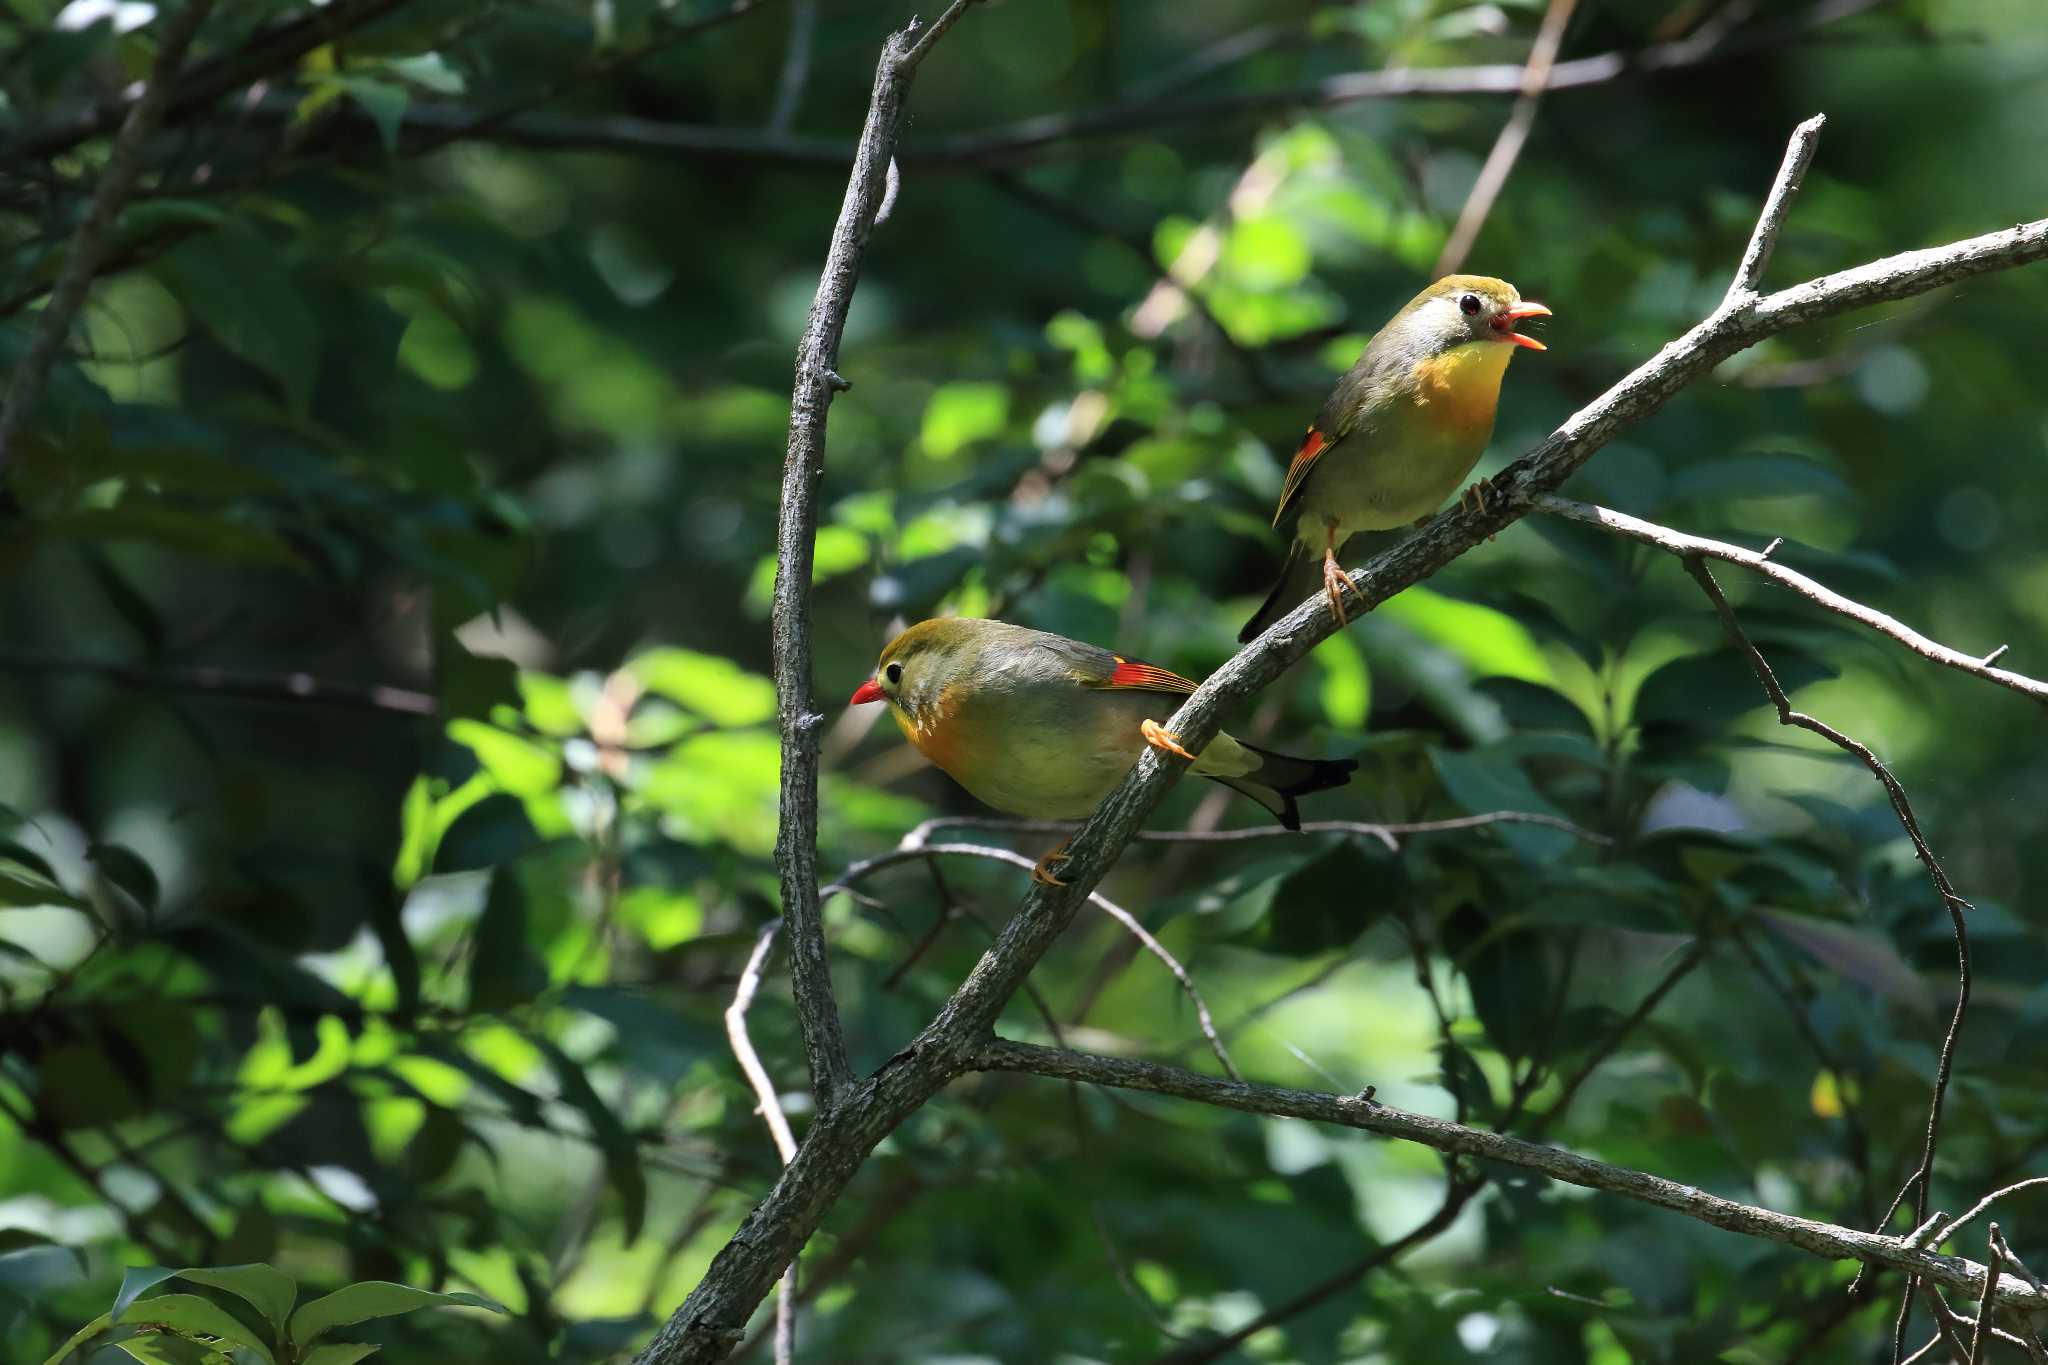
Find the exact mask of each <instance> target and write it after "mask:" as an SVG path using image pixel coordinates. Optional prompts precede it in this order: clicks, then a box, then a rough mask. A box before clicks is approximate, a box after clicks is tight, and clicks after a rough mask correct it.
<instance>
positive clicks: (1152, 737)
mask: <svg viewBox="0 0 2048 1365" xmlns="http://www.w3.org/2000/svg"><path fill="white" fill-rule="evenodd" d="M1138 733H1139V734H1141V735H1143V736H1144V737H1145V742H1146V743H1147V744H1149V745H1151V746H1152V747H1153V748H1155V749H1164V750H1166V752H1168V753H1170V754H1179V755H1180V756H1181V757H1182V758H1184V759H1186V760H1187V761H1188V762H1190V763H1192V762H1194V761H1195V756H1194V755H1193V754H1191V753H1189V752H1188V751H1187V750H1186V749H1183V748H1181V747H1180V740H1179V739H1177V738H1176V737H1175V736H1174V735H1173V733H1172V732H1171V731H1169V730H1168V729H1167V728H1166V727H1165V726H1163V725H1161V724H1160V723H1159V722H1158V721H1156V720H1147V721H1141V722H1139V724H1138Z"/></svg>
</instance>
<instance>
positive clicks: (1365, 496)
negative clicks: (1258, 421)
mask: <svg viewBox="0 0 2048 1365" xmlns="http://www.w3.org/2000/svg"><path fill="white" fill-rule="evenodd" d="M1549 316H1550V310H1549V309H1548V308H1545V307H1544V306H1543V305H1542V304H1540V303H1530V302H1525V301H1524V300H1523V298H1522V296H1521V294H1519V293H1518V292H1516V290H1515V287H1514V286H1513V285H1511V284H1509V283H1508V282H1507V281H1506V280H1496V279H1492V278H1489V277H1487V276H1484V275H1446V276H1445V277H1444V278H1442V279H1440V280H1438V281H1437V282H1436V283H1435V284H1432V285H1431V286H1429V288H1427V289H1425V290H1423V291H1422V292H1421V293H1420V294H1417V295H1416V296H1415V297H1414V298H1412V299H1410V300H1409V301H1408V306H1407V307H1405V308H1403V309H1402V310H1401V311H1400V312H1398V313H1396V314H1394V316H1393V317H1392V318H1391V319H1389V320H1388V322H1387V325H1386V326H1384V327H1382V328H1381V329H1380V330H1379V333H1378V334H1377V335H1376V336H1374V337H1373V339H1372V341H1371V342H1369V343H1368V344H1367V345H1366V348H1365V350H1364V351H1363V352H1362V353H1361V354H1360V355H1359V357H1358V363H1357V364H1355V365H1353V366H1352V367H1351V369H1350V370H1349V371H1348V372H1346V374H1345V375H1344V377H1343V378H1342V379H1340V380H1338V381H1337V387H1336V388H1334V389H1332V390H1331V391H1330V396H1329V398H1328V399H1327V400H1326V401H1325V402H1324V403H1323V410H1322V411H1321V412H1319V413H1317V414H1316V420H1315V422H1314V423H1313V424H1311V425H1310V427H1309V429H1308V433H1307V434H1306V435H1305V436H1303V437H1302V438H1301V445H1300V447H1299V448H1297V449H1296V450H1295V452H1294V461H1293V463H1292V464H1290V465H1289V466H1288V467H1287V481H1286V483H1284V484H1283V485H1281V488H1280V506H1279V507H1278V508H1277V509H1276V510H1275V511H1274V513H1273V524H1274V525H1275V526H1278V525H1279V524H1280V522H1281V519H1282V518H1284V517H1285V516H1286V515H1287V514H1288V513H1289V512H1297V513H1299V516H1300V520H1299V522H1298V523H1297V525H1296V527H1295V532H1294V536H1295V538H1294V543H1293V544H1292V545H1291V546H1290V547H1289V548H1288V551H1287V563H1286V566H1285V567H1284V568H1282V569H1281V571H1280V581H1279V582H1278V583H1275V584H1274V585H1273V591H1272V592H1271V593H1269V594H1268V595H1267V597H1266V601H1265V605H1263V606H1261V607H1260V608H1259V609H1258V611H1257V612H1255V613H1253V615H1252V619H1251V620H1250V621H1248V622H1246V623H1245V628H1244V629H1243V630H1242V631H1240V632H1238V636H1237V638H1238V640H1239V641H1240V642H1242V641H1248V640H1250V639H1252V638H1253V637H1254V636H1256V635H1258V634H1259V632H1261V631H1263V630H1264V629H1265V628H1266V627H1267V626H1269V625H1271V624H1272V623H1273V622H1274V621H1276V620H1278V619H1279V618H1280V617H1282V616H1284V615H1286V614H1287V613H1288V612H1289V611H1291V610H1293V608H1294V607H1295V606H1296V604H1298V603H1299V602H1300V601H1301V599H1302V598H1304V597H1306V596H1308V594H1309V592H1310V591H1311V590H1312V589H1313V588H1314V586H1315V584H1316V582H1317V580H1318V575H1319V574H1320V581H1321V582H1322V585H1323V591H1324V592H1326V593H1328V594H1329V597H1330V609H1331V610H1332V611H1333V612H1335V613H1336V616H1337V620H1338V622H1339V624H1342V623H1343V622H1344V620H1345V615H1344V591H1345V589H1347V588H1352V587H1353V585H1352V583H1351V580H1350V578H1349V577H1347V576H1346V575H1345V573H1344V570H1343V569H1342V568H1340V567H1339V566H1338V564H1337V550H1338V548H1339V547H1340V546H1342V545H1343V544H1344V542H1345V541H1346V540H1349V539H1350V538H1351V536H1352V535H1353V534H1354V533H1355V532H1358V531H1385V530H1390V529H1392V528H1393V527H1396V526H1404V525H1407V524H1408V523H1410V522H1415V521H1419V520H1421V519H1424V518H1427V517H1429V516H1430V515H1431V514H1432V513H1434V512H1435V511H1436V509H1437V508H1438V507H1440V506H1442V505H1443V501H1444V499H1445V498H1447V497H1449V496H1450V495H1451V492H1452V490H1453V489H1455V488H1457V486H1458V485H1459V483H1461V482H1462V481H1463V480H1464V478H1465V476H1466V475H1467V474H1469V473H1471V472H1472V466H1473V465H1475V464H1477V463H1479V457H1480V455H1482V454H1484V453H1485V451H1486V443H1487V442H1488V441H1489V440H1491V439H1492V437H1493V413H1494V408H1495V406H1496V404H1498V403H1499V401H1500V380H1501V376H1502V375H1503V374H1504V373H1506V371H1507V367H1508V357H1509V356H1511V355H1513V354H1514V353H1515V351H1516V350H1517V349H1518V348H1521V347H1527V348H1528V349H1529V350H1532V351H1540V350H1543V349H1544V346H1543V343H1542V342H1540V341H1538V340H1536V339H1535V338H1534V337H1528V336H1523V335H1522V334H1521V333H1520V332H1517V331H1516V330H1515V324H1516V323H1518V322H1520V321H1522V320H1523V319H1525V318H1543V317H1549ZM1466 495H1467V498H1468V499H1476V500H1477V501H1478V502H1479V503H1480V505H1481V506H1484V504H1485V487H1484V485H1479V484H1475V485H1474V486H1473V487H1472V488H1470V489H1467V490H1466ZM1318 557H1320V559H1321V561H1322V562H1321V565H1320V567H1319V566H1318V565H1317V562H1316V561H1317V559H1318ZM1353 590H1354V591H1355V590H1356V589H1355V588H1353Z"/></svg>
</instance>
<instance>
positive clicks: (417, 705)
mask: <svg viewBox="0 0 2048 1365" xmlns="http://www.w3.org/2000/svg"><path fill="white" fill-rule="evenodd" d="M0 673H29V674H50V675H55V676H59V677H64V676H77V675H83V676H88V677H97V678H105V679H107V680H108V681H109V682H115V683H119V684H121V685H122V686H123V687H134V688H139V689H142V690H145V691H161V692H205V693H211V694H213V695H215V696H221V697H245V698H248V699H250V700H252V701H283V702H308V703H311V704H313V705H315V706H348V707H365V708H367V709H369V710H372V711H391V712H396V713H397V714H399V715H403V716H431V715H434V714H436V713H438V712H439V711H440V709H441V703H440V701H439V699H437V698H436V697H435V696H434V695H433V694H432V693H430V692H418V691H415V690H413V689H412V688H409V687H390V686H387V685H385V684H382V683H351V682H339V681H336V680H335V679H332V678H321V677H316V676H314V675H313V674H311V673H267V672H264V671H262V670H260V669H250V668H217V667H215V666H213V665H211V664H187V665H182V666H165V667H161V668H147V667H144V666H142V665H140V664H124V663H119V662H117V661H115V660H113V659H74V658H65V657H62V656H59V655H49V654H37V653H31V652H28V651H23V650H11V649H8V650H0Z"/></svg>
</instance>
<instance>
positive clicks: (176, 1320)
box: [119, 1294, 275, 1362]
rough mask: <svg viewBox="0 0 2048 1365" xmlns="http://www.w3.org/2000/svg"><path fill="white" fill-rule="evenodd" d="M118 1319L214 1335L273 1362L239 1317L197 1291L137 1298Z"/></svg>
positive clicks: (124, 1322)
mask: <svg viewBox="0 0 2048 1365" xmlns="http://www.w3.org/2000/svg"><path fill="white" fill-rule="evenodd" d="M119 1321H120V1323H121V1325H122V1326H125V1327H148V1326H152V1325H161V1327H162V1328H163V1329H164V1330H166V1331H170V1332H175V1333H176V1334H178V1335H179V1336H182V1337H185V1338H187V1339H188V1340H189V1339H191V1338H194V1337H216V1338H218V1339H220V1340H222V1341H231V1342H233V1343H234V1344H235V1345H237V1346H241V1347H244V1348H246V1349H247V1350H250V1351H254V1352H255V1353H256V1354H257V1356H259V1357H260V1358H262V1359H263V1360H265V1361H270V1362H274V1361H275V1357H274V1356H272V1355H271V1353H270V1347H269V1346H267V1345H265V1344H264V1342H263V1339H262V1338H261V1337H259V1336H257V1335H256V1334H255V1333H254V1332H252V1331H250V1330H249V1329H248V1328H247V1327H245V1326H243V1325H242V1322H241V1320H240V1319H239V1318H237V1317H235V1316H234V1314H232V1313H230V1312H228V1311H227V1310H226V1309H225V1308H222V1307H221V1306H220V1305H219V1304H217V1303H214V1302H213V1301H212V1300H211V1299H202V1298H200V1297H199V1296H198V1295H197V1294H159V1295H157V1296H156V1297H155V1298H153V1299H141V1300H138V1301H137V1302H135V1303H132V1304H130V1305H129V1307H128V1311H127V1312H126V1313H124V1314H122V1315H121V1318H120V1319H119Z"/></svg>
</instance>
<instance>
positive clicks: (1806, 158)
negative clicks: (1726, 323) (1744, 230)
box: [1721, 114, 1828, 306]
mask: <svg viewBox="0 0 2048 1365" xmlns="http://www.w3.org/2000/svg"><path fill="white" fill-rule="evenodd" d="M1827 121H1828V120H1827V115H1825V114H1815V115H1814V116H1813V117H1812V118H1810V119H1808V120H1807V121H1806V122H1804V123H1802V124H1800V125H1799V126H1798V127H1797V128H1794V129H1793V130H1792V141H1791V142H1789V143H1787V144H1786V145H1785V159H1784V160H1783V161H1782V162H1780V163H1779V164H1778V178H1777V179H1775V180H1773V181H1772V182H1771V192H1770V193H1769V194H1767V195H1765V196H1764V208H1763V212H1762V213H1760V214H1758V215H1757V220H1756V228H1755V230H1754V231H1752V232H1751V233H1750V234H1749V247H1748V249H1747V250H1745V251H1744V252H1743V253H1742V264H1741V265H1739V266H1737V267H1736V268H1735V278H1734V279H1733V280H1731V281H1729V284H1728V293H1727V294H1726V295H1725V296H1724V297H1723V298H1722V300H1721V302H1722V304H1723V305H1724V306H1732V305H1734V304H1738V303H1741V302H1742V301H1743V300H1744V299H1746V298H1748V297H1750V296H1751V295H1753V294H1755V293H1756V291H1757V286H1758V285H1760V284H1762V283H1763V278H1764V267H1765V266H1767V265H1769V264H1770V263H1771V251H1772V249H1773V248H1775V247H1776V246H1777V245H1778V233H1779V232H1780V231H1781V230H1782V229H1783V228H1784V226H1785V216H1786V215H1787V214H1788V213H1790V212H1791V210H1792V197H1793V196H1794V195H1796V194H1798V193H1799V183H1800V181H1802V180H1804V179H1805V178H1806V168H1807V167H1808V166H1811V165H1812V164H1813V154H1814V152H1815V151H1816V150H1817V149H1818V148H1819V147H1820V130H1821V126H1822V125H1823V124H1825V123H1826V122H1827Z"/></svg>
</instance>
